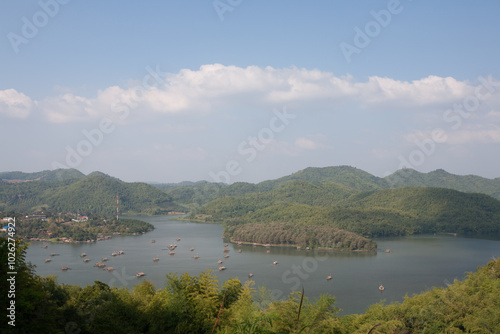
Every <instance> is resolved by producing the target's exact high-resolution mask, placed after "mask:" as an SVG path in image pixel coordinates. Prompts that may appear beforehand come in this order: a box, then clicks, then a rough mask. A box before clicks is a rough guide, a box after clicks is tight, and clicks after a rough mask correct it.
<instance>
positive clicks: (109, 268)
mask: <svg viewBox="0 0 500 334" xmlns="http://www.w3.org/2000/svg"><path fill="white" fill-rule="evenodd" d="M103 270H106V271H113V270H115V268H113V267H107V268H104V269H103Z"/></svg>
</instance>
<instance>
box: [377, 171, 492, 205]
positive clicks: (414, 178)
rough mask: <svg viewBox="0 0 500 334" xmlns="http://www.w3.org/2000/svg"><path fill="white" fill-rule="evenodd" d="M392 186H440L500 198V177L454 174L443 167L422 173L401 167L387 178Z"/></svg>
mask: <svg viewBox="0 0 500 334" xmlns="http://www.w3.org/2000/svg"><path fill="white" fill-rule="evenodd" d="M385 180H386V181H387V183H388V184H389V185H390V186H392V187H407V186H418V187H439V188H449V189H455V190H459V191H463V192H476V193H483V194H487V195H490V196H493V197H495V198H496V199H500V178H496V179H487V178H484V177H480V176H476V175H454V174H450V173H448V172H446V171H444V170H442V169H438V170H435V171H433V172H430V173H420V172H417V171H416V170H413V169H401V170H398V171H397V172H395V173H394V174H391V175H389V176H387V177H386V178H385Z"/></svg>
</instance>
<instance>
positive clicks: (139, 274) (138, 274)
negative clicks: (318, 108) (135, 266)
mask: <svg viewBox="0 0 500 334" xmlns="http://www.w3.org/2000/svg"><path fill="white" fill-rule="evenodd" d="M144 275H146V274H145V273H143V272H140V273H137V274H136V275H135V276H137V277H141V276H144Z"/></svg>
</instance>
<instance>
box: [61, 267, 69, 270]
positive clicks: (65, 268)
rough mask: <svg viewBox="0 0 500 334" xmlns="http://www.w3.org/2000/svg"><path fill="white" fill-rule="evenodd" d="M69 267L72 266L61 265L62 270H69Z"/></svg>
mask: <svg viewBox="0 0 500 334" xmlns="http://www.w3.org/2000/svg"><path fill="white" fill-rule="evenodd" d="M68 269H71V268H68V267H66V266H62V267H61V270H68Z"/></svg>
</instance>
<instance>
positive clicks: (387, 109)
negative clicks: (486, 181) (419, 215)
mask: <svg viewBox="0 0 500 334" xmlns="http://www.w3.org/2000/svg"><path fill="white" fill-rule="evenodd" d="M499 14H500V3H499V2H498V1H481V2H473V1H437V2H436V1H425V0H413V1H410V0H401V1H395V0H390V1H320V0H318V1H293V0H292V1H284V0H272V1H269V0H262V1H258V0H252V1H250V0H220V1H213V0H197V1H193V0H191V1H189V0H179V1H143V2H135V1H134V2H132V1H105V2H103V1H82V0H71V1H69V0H41V1H22V2H21V1H18V2H5V1H4V2H2V3H1V4H0V22H1V24H0V56H1V58H0V60H1V61H0V129H1V130H2V134H3V136H2V137H3V139H2V141H0V153H1V155H2V168H1V169H0V170H2V171H10V170H21V171H26V172H30V171H39V170H44V169H53V168H56V167H74V168H77V169H79V170H81V171H82V172H84V173H89V172H91V171H94V170H99V171H102V172H105V173H108V174H111V175H113V176H116V177H119V178H121V179H123V180H125V181H157V182H178V181H182V180H192V181H196V180H201V179H205V180H209V181H227V182H236V181H248V182H258V181H262V180H266V179H271V178H276V177H280V176H284V175H288V174H291V173H293V172H295V171H298V170H300V169H303V168H306V167H309V166H313V167H323V166H335V165H351V166H355V167H358V168H361V169H364V170H366V171H368V172H370V173H372V174H374V175H377V176H384V175H386V174H388V173H392V172H394V171H396V170H397V169H399V168H401V167H410V168H414V169H416V170H419V171H422V172H428V171H432V170H435V169H438V168H443V169H445V170H447V171H449V172H452V173H456V174H477V175H481V176H484V177H489V178H495V177H500V173H499V170H498V166H499V165H500V155H499V154H498V152H499V145H500V83H499V82H500V73H499V72H500V67H499V66H498V59H500V57H499V54H500V52H499V48H500V43H499V42H500V37H499V34H498V32H499V31H500V20H498V15H499Z"/></svg>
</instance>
